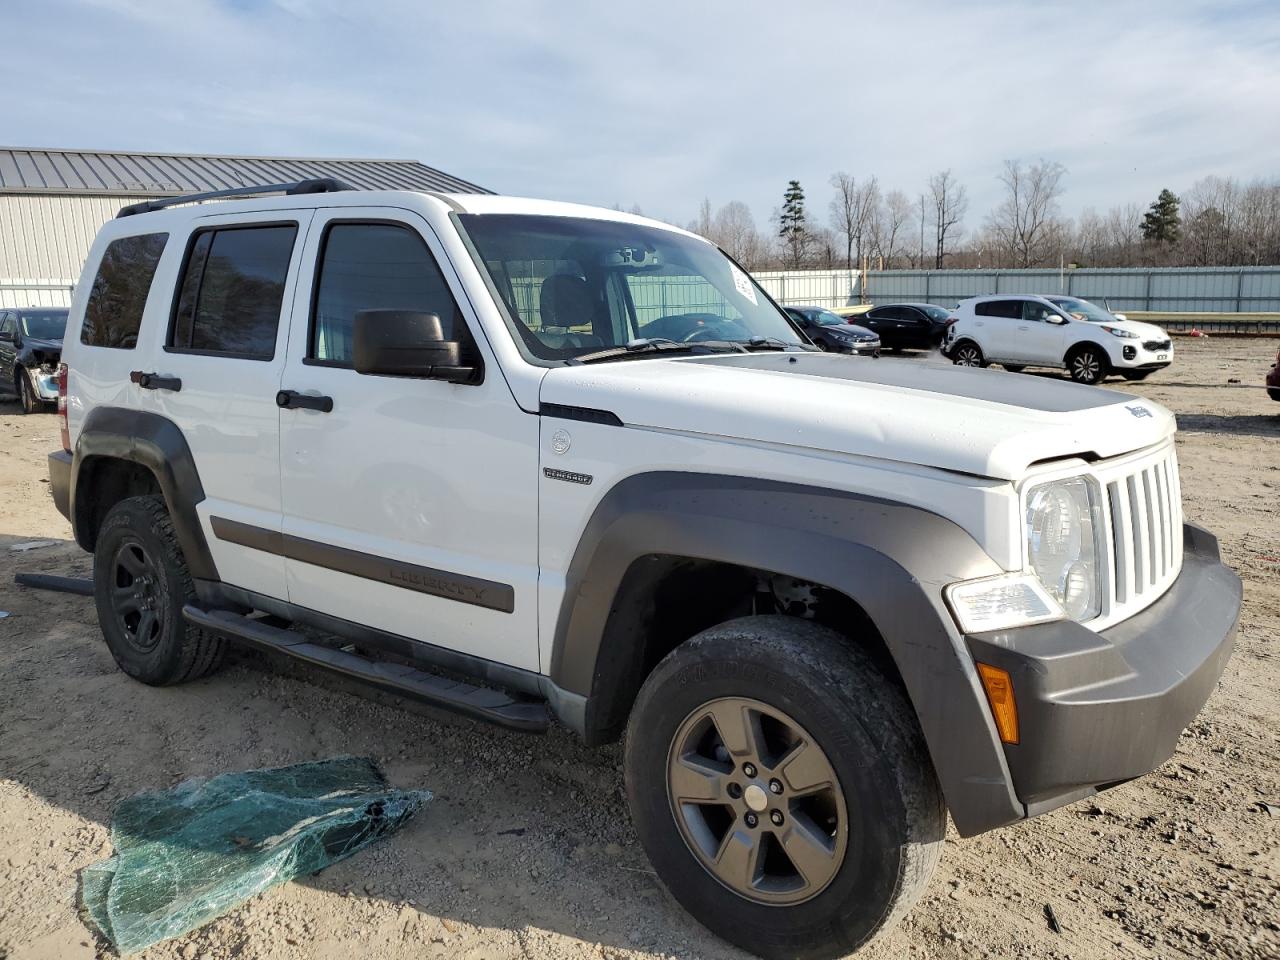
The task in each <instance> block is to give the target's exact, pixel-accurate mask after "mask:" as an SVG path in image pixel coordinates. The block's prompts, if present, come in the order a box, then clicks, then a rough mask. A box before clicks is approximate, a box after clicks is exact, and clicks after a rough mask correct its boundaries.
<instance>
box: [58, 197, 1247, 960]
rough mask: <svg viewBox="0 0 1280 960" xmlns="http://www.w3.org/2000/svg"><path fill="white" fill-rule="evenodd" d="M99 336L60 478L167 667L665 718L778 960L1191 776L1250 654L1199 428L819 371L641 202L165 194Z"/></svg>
mask: <svg viewBox="0 0 1280 960" xmlns="http://www.w3.org/2000/svg"><path fill="white" fill-rule="evenodd" d="M227 193H229V194H231V195H236V196H247V195H250V194H252V195H254V196H252V198H249V199H239V200H235V201H233V202H219V203H198V204H194V203H192V202H191V201H197V200H207V199H226V198H227V197H226V194H227ZM267 193H277V194H282V195H281V196H271V197H268V196H265V194H267ZM175 203H183V204H186V205H183V206H172V204H175ZM171 206H172V208H171ZM63 360H64V361H65V363H64V365H63V367H62V369H61V371H60V379H61V394H62V396H61V400H60V407H61V410H62V415H63V417H64V420H63V447H64V449H62V450H60V451H57V452H55V453H53V454H52V455H51V456H50V471H51V480H52V489H53V494H54V497H55V499H56V502H57V504H58V506H59V508H60V509H61V510H62V512H63V513H65V514H66V515H67V516H68V517H69V518H71V520H72V522H73V525H74V529H75V536H76V539H77V541H78V542H79V543H80V544H81V545H82V546H83V547H84V548H85V549H86V550H90V551H92V552H93V553H94V582H95V590H96V603H97V608H98V613H99V617H100V620H101V624H102V631H103V634H104V636H105V638H106V642H107V644H108V645H109V647H110V649H111V652H112V654H113V655H114V657H115V659H116V661H117V662H118V663H119V664H120V666H121V668H122V669H123V670H124V671H125V672H126V673H128V674H129V675H130V676H132V677H135V678H137V679H138V680H140V681H142V682H144V683H150V684H171V683H178V682H181V681H184V680H190V679H193V678H196V677H199V676H201V675H203V674H205V673H207V672H208V671H210V670H212V669H213V668H215V667H216V666H217V665H218V663H219V661H220V660H221V658H222V655H223V653H224V647H225V644H226V642H227V639H228V638H235V639H237V640H239V641H240V642H245V643H249V644H254V645H256V646H258V647H260V648H266V649H268V650H270V651H274V652H275V653H276V654H278V655H281V656H288V657H294V658H299V659H302V660H306V661H309V662H310V663H312V664H315V665H317V666H319V667H321V668H325V669H329V670H334V671H339V672H341V673H343V674H345V675H347V676H349V677H353V678H358V679H360V680H363V681H366V682H367V683H369V684H372V685H374V686H376V687H379V688H381V689H382V690H384V691H391V692H393V693H395V694H398V695H400V696H402V697H406V698H417V699H418V700H421V701H425V702H428V703H431V704H434V705H437V706H443V707H448V708H451V709H453V710H457V711H460V712H462V713H464V714H467V715H469V716H471V717H478V718H483V719H486V720H491V721H495V722H497V723H500V724H505V725H507V726H508V727H513V728H517V729H523V730H530V731H538V730H543V729H545V728H546V726H547V724H548V723H549V722H550V719H551V718H552V717H554V718H557V719H558V720H559V721H560V722H561V723H563V724H565V725H567V726H568V727H571V728H572V729H574V730H576V731H577V732H579V733H580V734H581V735H582V736H583V737H584V738H586V740H587V741H588V742H590V743H593V744H598V743H604V742H608V741H612V740H616V739H617V738H619V737H622V736H625V737H626V750H625V758H626V759H625V767H626V771H625V774H626V789H627V793H628V796H629V799H630V803H631V810H632V814H633V817H634V821H635V825H636V829H637V831H638V833H639V836H640V838H641V840H642V842H643V844H644V846H645V849H646V851H647V853H648V855H649V857H650V858H651V860H652V862H653V865H654V867H655V869H656V870H657V872H658V875H659V876H660V877H661V878H662V880H663V881H664V882H665V883H666V884H667V886H668V887H669V888H670V890H671V891H672V893H673V894H674V895H675V897H676V898H677V899H678V900H679V901H680V902H681V903H682V904H684V905H685V906H686V907H687V908H688V909H689V911H690V912H691V913H692V914H693V915H694V916H695V917H696V918H697V919H698V920H700V921H701V922H702V923H704V924H706V925H707V926H708V927H710V928H711V929H712V930H714V931H715V932H717V933H719V934H720V935H721V936H723V937H725V938H726V939H728V940H731V941H733V942H734V943H737V944H740V945H742V946H743V947H745V948H747V949H749V950H751V951H754V952H755V953H757V954H759V955H761V956H765V957H814V958H817V957H832V956H835V955H839V954H844V953H847V952H849V951H851V950H854V949H856V948H858V947H859V946H861V945H862V944H863V943H865V942H866V941H867V940H868V939H869V938H870V937H871V936H872V935H873V934H874V933H875V932H876V931H877V930H878V929H880V928H881V927H883V926H884V925H885V924H887V923H890V922H892V921H893V920H895V919H896V918H898V917H900V916H901V915H902V914H903V913H904V912H905V911H906V910H907V909H908V908H909V907H910V905H911V903H912V901H913V900H914V898H915V897H916V896H917V895H918V894H919V893H920V891H921V890H922V888H923V887H924V886H925V884H926V882H927V881H928V878H929V875H930V871H931V870H932V868H933V866H934V864H935V863H936V861H937V858H938V856H939V853H940V852H941V849H942V842H943V833H944V826H945V822H946V813H947V812H948V811H949V812H950V815H951V817H952V819H953V820H954V822H955V824H956V827H957V829H958V830H959V831H960V833H961V834H962V835H966V836H968V835H972V834H975V833H979V832H981V831H984V830H990V829H993V828H995V827H999V826H1002V825H1005V824H1011V823H1014V822H1016V821H1019V820H1022V819H1024V818H1027V817H1033V816H1036V815H1037V814H1040V813H1042V812H1044V811H1046V810H1050V809H1052V808H1054V807H1057V806H1059V805H1061V804H1064V803H1068V802H1070V801H1072V800H1076V799H1079V798H1082V797H1087V796H1090V795H1092V794H1094V793H1095V792H1097V791H1099V790H1103V789H1106V788H1107V787H1110V786H1113V785H1115V784H1117V783H1120V782H1122V781H1124V780H1128V779H1130V778H1133V777H1137V776H1140V775H1142V774H1144V773H1146V772H1148V771H1150V770H1152V769H1153V768H1154V767H1156V766H1157V765H1159V764H1160V763H1162V762H1163V761H1164V760H1166V759H1167V758H1168V757H1169V756H1171V755H1172V753H1173V751H1174V748H1175V745H1176V743H1177V740H1178V736H1179V732H1180V731H1181V730H1182V729H1183V728H1184V726H1185V725H1186V724H1187V723H1189V722H1190V721H1191V719H1192V718H1193V717H1194V716H1195V715H1196V713H1197V711H1198V710H1199V709H1200V708H1201V706H1202V705H1203V704H1204V702H1205V699H1206V698H1207V697H1208V696H1209V693H1210V692H1211V691H1212V689H1213V688H1214V686H1215V685H1216V683H1217V680H1218V677H1219V675H1220V674H1221V672H1222V670H1223V667H1224V665H1225V663H1226V661H1227V658H1228V656H1229V655H1230V651H1231V647H1232V638H1233V636H1234V632H1235V625H1236V620H1237V616H1238V613H1239V609H1240V598H1241V591H1240V581H1239V580H1238V579H1237V578H1236V576H1235V575H1234V574H1233V573H1232V572H1231V571H1230V570H1228V569H1227V568H1226V567H1225V566H1224V565H1223V564H1222V563H1221V562H1220V560H1219V555H1218V549H1217V542H1216V540H1215V539H1214V538H1213V537H1212V536H1211V535H1210V534H1209V533H1207V532H1205V531H1204V530H1201V529H1199V528H1197V527H1194V526H1192V525H1189V524H1184V523H1183V517H1182V509H1181V500H1180V494H1179V484H1178V467H1177V460H1176V457H1175V455H1174V420H1173V417H1172V416H1171V415H1170V414H1169V413H1168V412H1167V411H1165V410H1163V409H1161V408H1160V407H1158V406H1156V405H1155V404H1152V403H1149V402H1147V401H1144V400H1137V399H1134V398H1133V397H1131V396H1127V395H1123V394H1118V393H1110V392H1106V391H1103V390H1099V389H1095V388H1090V387H1082V386H1078V385H1076V384H1071V383H1065V382H1045V381H1042V380H1037V381H1026V380H1022V379H1018V378H1013V377H1009V376H1005V375H1003V374H1000V373H992V372H988V371H983V370H974V369H965V368H962V367H945V368H938V367H932V366H926V365H924V364H915V363H911V362H908V361H893V360H880V361H876V360H871V359H860V358H850V357H844V356H838V355H834V354H831V353H823V352H819V351H818V350H816V349H815V348H813V347H812V345H811V344H809V343H808V342H807V341H806V340H805V338H804V337H803V336H802V335H801V334H800V333H799V331H798V330H797V329H796V328H795V327H794V326H793V325H792V324H791V323H790V322H789V321H788V319H787V318H786V316H785V315H784V313H783V312H782V311H781V310H780V309H779V308H778V306H777V305H776V304H774V303H773V302H772V301H771V300H770V298H769V297H768V295H767V294H765V292H764V291H763V290H762V289H761V288H760V287H759V286H758V285H757V284H756V283H755V282H754V281H753V280H752V279H751V277H750V276H748V275H747V274H746V273H745V272H743V271H742V270H741V269H740V268H739V267H738V266H737V265H736V264H735V263H734V262H733V261H732V260H730V259H729V258H728V257H727V256H726V255H724V254H723V253H722V252H721V251H719V250H718V249H716V247H714V246H713V245H712V244H710V243H708V242H707V241H705V240H703V239H700V238H699V237H696V236H693V235H692V234H689V233H686V232H685V231H683V230H678V229H675V228H672V227H670V226H667V225H665V224H662V223H657V222H654V221H651V220H646V219H643V218H640V217H635V216H630V215H627V214H624V213H618V212H614V211H610V210H601V209H594V208H589V207H582V206H575V205H569V204H561V203H550V202H543V201H534V200H519V199H512V198H507V197H497V196H489V195H449V196H444V195H434V194H426V193H411V192H361V191H355V190H351V189H349V188H346V187H345V185H343V184H341V183H339V182H335V181H306V182H303V183H299V184H293V185H283V184H280V185H273V186H269V187H259V188H252V189H243V190H236V191H228V192H225V193H224V194H221V195H213V196H212V197H210V196H200V197H186V198H175V199H173V200H165V201H152V202H149V203H145V204H140V205H135V206H134V207H129V208H126V209H124V210H122V211H121V215H120V216H119V217H118V218H117V219H115V220H113V221H112V222H111V223H109V224H107V225H106V226H105V227H103V229H102V231H101V232H100V234H99V236H98V238H97V241H96V242H95V244H94V246H93V249H92V251H91V253H90V255H89V258H88V262H87V264H86V266H85V272H84V279H83V280H82V282H81V283H80V284H79V286H77V288H76V291H75V295H74V298H73V305H72V309H71V317H70V322H69V326H68V328H67V336H66V341H65V348H64V353H63ZM291 625H304V626H307V627H309V628H311V630H310V631H309V632H307V633H306V634H304V633H300V632H295V631H294V630H293V629H292V627H291ZM316 631H318V632H319V634H321V635H322V636H321V637H320V638H319V639H317V632H316ZM324 638H332V641H331V642H330V641H329V640H327V639H324Z"/></svg>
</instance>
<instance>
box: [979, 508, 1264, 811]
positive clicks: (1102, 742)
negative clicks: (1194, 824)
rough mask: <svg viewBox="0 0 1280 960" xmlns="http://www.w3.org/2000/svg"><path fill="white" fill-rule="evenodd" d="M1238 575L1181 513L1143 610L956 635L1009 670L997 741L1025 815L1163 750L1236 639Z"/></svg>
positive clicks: (1100, 785)
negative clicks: (1178, 541)
mask: <svg viewBox="0 0 1280 960" xmlns="http://www.w3.org/2000/svg"><path fill="white" fill-rule="evenodd" d="M1241 596H1242V590H1241V584H1240V578H1239V577H1237V576H1236V575H1235V573H1234V572H1233V571H1232V570H1231V569H1230V568H1228V567H1227V566H1225V565H1224V564H1223V563H1222V561H1221V559H1220V558H1219V554H1218V541H1217V540H1216V539H1215V538H1214V536H1213V535H1212V534H1210V533H1209V532H1207V531H1205V530H1203V529H1201V528H1199V527H1196V526H1192V525H1191V524H1187V525H1186V528H1185V546H1184V554H1183V566H1182V572H1181V573H1180V574H1179V576H1178V579H1177V580H1176V581H1175V582H1174V584H1173V586H1171V587H1170V588H1169V590H1168V591H1167V592H1166V593H1165V594H1164V596H1163V597H1161V598H1160V599H1159V600H1157V601H1156V602H1155V603H1154V604H1152V605H1151V606H1150V607H1148V608H1147V609H1146V610H1144V611H1142V612H1141V613H1139V614H1137V615H1135V616H1133V617H1131V618H1130V619H1128V620H1126V621H1124V622H1123V623H1120V624H1117V625H1116V626H1114V627H1112V628H1110V629H1109V630H1104V631H1102V632H1100V633H1094V632H1093V631H1091V630H1088V629H1086V628H1085V627H1082V626H1080V625H1079V624H1077V623H1072V622H1057V623H1047V624H1040V625H1037V626H1031V627H1021V628H1018V629H1015V630H1007V631H1001V632H994V633H987V634H978V635H973V636H969V637H966V641H967V643H968V645H969V650H970V652H971V653H972V654H973V657H974V659H975V660H979V661H981V662H983V663H988V664H991V665H993V666H997V667H1002V668H1004V669H1005V670H1008V671H1009V674H1010V676H1011V677H1012V681H1013V691H1014V697H1015V701H1016V704H1017V709H1018V719H1019V724H1020V728H1021V736H1020V742H1019V744H1017V745H1006V746H1005V747H1004V751H1005V759H1006V762H1007V763H1008V767H1009V773H1010V776H1011V778H1012V781H1013V788H1014V792H1015V793H1016V794H1017V796H1018V799H1019V800H1021V801H1022V803H1023V804H1025V806H1026V808H1027V816H1037V815H1038V814H1040V813H1044V812H1045V811H1047V810H1051V809H1053V808H1054V807H1057V806H1061V805H1062V804H1064V803H1069V802H1070V801H1072V800H1076V799H1079V798H1080V797H1084V796H1088V795H1090V794H1092V793H1095V792H1096V791H1098V790H1101V789H1105V788H1106V787H1109V786H1114V785H1115V784H1116V783H1118V782H1121V781H1124V780H1130V779H1133V778H1134V777H1139V776H1142V775H1143V774H1146V773H1149V772H1150V771H1152V770H1154V769H1155V768H1156V767H1158V766H1159V765H1160V764H1162V763H1164V761H1166V760H1168V759H1169V758H1170V757H1171V756H1173V753H1174V750H1175V749H1176V747H1177V743H1178V737H1179V735H1180V734H1181V733H1182V731H1183V729H1184V728H1185V727H1186V726H1187V725H1188V724H1189V723H1190V722H1191V721H1192V720H1193V719H1194V718H1195V716H1196V714H1197V713H1199V712H1200V709H1201V707H1203V706H1204V704H1205V701H1206V700H1208V698H1209V694H1210V693H1212V691H1213V689H1214V687H1215V686H1216V685H1217V682H1218V678H1219V677H1220V676H1221V675H1222V671H1223V669H1224V668H1225V667H1226V664H1227V660H1228V658H1229V657H1230V656H1231V649H1232V646H1233V644H1234V641H1235V633H1236V624H1237V621H1238V619H1239V616H1240V604H1241Z"/></svg>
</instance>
